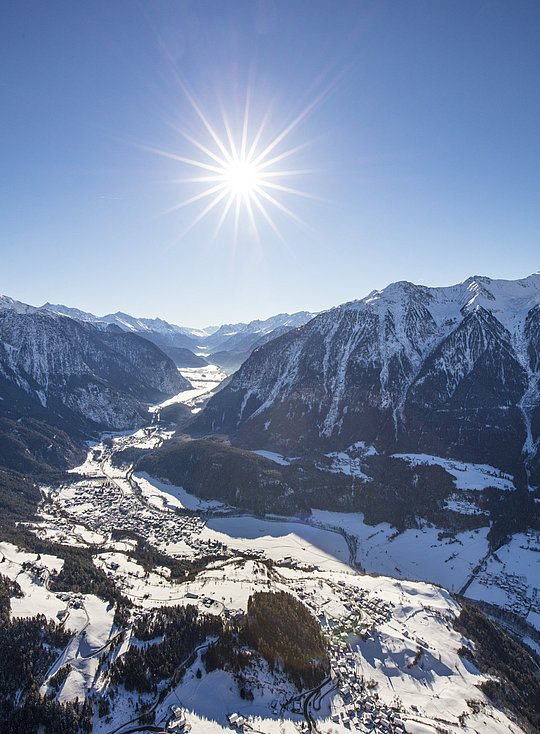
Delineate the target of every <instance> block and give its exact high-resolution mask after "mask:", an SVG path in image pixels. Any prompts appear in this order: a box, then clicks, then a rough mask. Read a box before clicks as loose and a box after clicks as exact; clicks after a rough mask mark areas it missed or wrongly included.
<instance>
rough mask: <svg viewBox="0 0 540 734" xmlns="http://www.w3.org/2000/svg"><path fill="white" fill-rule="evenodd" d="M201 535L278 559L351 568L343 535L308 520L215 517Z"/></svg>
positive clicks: (318, 565)
mask: <svg viewBox="0 0 540 734" xmlns="http://www.w3.org/2000/svg"><path fill="white" fill-rule="evenodd" d="M201 537H202V538H208V539H210V540H218V541H220V542H222V543H225V544H226V545H227V546H228V547H229V548H232V549H238V550H242V551H253V550H256V551H263V552H264V554H265V555H266V556H267V557H268V558H271V559H273V560H275V561H282V560H283V559H284V558H285V557H287V556H290V557H291V558H292V559H294V560H296V561H298V562H300V563H307V564H312V565H314V566H317V567H318V568H321V569H327V570H342V571H343V570H345V569H348V565H347V563H348V558H349V551H348V548H347V544H346V542H345V539H344V538H343V536H342V535H341V534H339V533H336V532H332V531H330V530H325V529H322V528H317V527H313V526H311V525H306V524H305V523H297V522H294V521H287V520H276V521H272V520H260V519H258V518H254V517H249V516H240V517H226V518H211V519H209V520H208V521H207V523H206V526H205V528H204V529H203V531H202V533H201Z"/></svg>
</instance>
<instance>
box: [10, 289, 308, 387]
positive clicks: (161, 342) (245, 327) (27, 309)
mask: <svg viewBox="0 0 540 734" xmlns="http://www.w3.org/2000/svg"><path fill="white" fill-rule="evenodd" d="M1 309H10V310H12V311H13V310H14V311H17V312H18V313H35V312H36V311H44V310H45V311H49V312H51V313H57V314H62V315H63V316H68V317H69V318H72V319H75V320H77V321H82V322H84V323H89V324H93V325H94V326H95V327H96V328H98V329H101V330H105V329H108V330H110V329H111V328H118V329H121V330H122V331H124V332H131V333H134V334H138V335H139V336H142V337H144V338H145V339H148V340H149V341H151V342H153V343H154V344H156V346H158V347H159V348H160V349H161V350H162V351H163V352H165V354H167V355H168V356H169V357H170V358H171V359H172V360H173V361H174V363H175V364H176V366H177V367H204V365H206V364H208V363H210V364H217V365H219V366H220V367H222V369H224V370H225V372H227V373H228V374H231V373H232V372H234V371H235V370H237V369H238V368H239V367H240V365H241V364H242V362H244V361H245V360H246V359H247V358H248V357H249V355H250V354H251V352H252V351H253V350H254V349H256V348H257V347H259V346H261V345H262V344H265V343H266V342H267V341H269V340H270V339H274V338H275V337H276V336H280V335H281V334H284V333H286V332H287V331H289V330H290V329H294V328H297V327H298V326H302V325H303V324H305V323H307V322H308V321H309V320H310V319H311V318H313V316H314V314H312V313H309V312H307V311H300V312H298V313H295V314H287V313H282V314H278V315H277V316H272V317H270V318H268V319H266V320H263V321H261V320H254V321H251V322H250V323H247V324H245V323H239V324H225V325H222V326H209V327H208V328H206V329H192V328H189V327H184V326H177V325H176V324H170V323H169V322H167V321H164V320H163V319H159V318H156V319H145V318H136V317H134V316H130V315H129V314H126V313H123V312H122V311H118V312H117V313H114V314H107V315H106V316H96V315H94V314H92V313H89V312H88V311H81V310H80V309H78V308H70V307H68V306H64V305H62V304H55V303H45V304H44V305H43V306H41V307H36V306H29V305H28V304H25V303H21V302H20V301H15V300H13V299H12V298H10V297H9V296H0V310H1Z"/></svg>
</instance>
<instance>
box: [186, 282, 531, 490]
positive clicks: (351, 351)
mask: <svg viewBox="0 0 540 734" xmlns="http://www.w3.org/2000/svg"><path fill="white" fill-rule="evenodd" d="M539 304H540V273H537V274H535V275H531V276H529V277H528V278H524V279H521V280H516V281H509V280H491V279H490V278H487V277H480V276H475V277H471V278H468V279H467V280H465V281H464V282H463V283H460V284H458V285H454V286H449V287H444V288H428V287H425V286H418V285H414V284H412V283H408V282H398V283H393V284H391V285H389V286H388V287H387V288H385V289H384V290H381V291H373V292H372V293H370V294H369V295H368V296H366V297H365V298H363V299H361V300H359V301H353V302H351V303H346V304H344V305H342V306H338V307H336V308H333V309H331V310H329V311H326V312H324V313H322V314H320V315H318V316H316V317H315V318H313V319H312V320H310V321H309V323H306V324H305V325H301V326H300V327H299V328H296V329H293V330H290V331H288V332H287V333H285V334H284V335H282V336H279V337H278V338H276V339H273V340H272V341H270V342H268V343H266V344H263V345H262V346H260V348H258V349H256V350H255V351H254V352H253V353H252V354H251V356H250V357H249V358H248V359H247V360H246V361H245V362H244V364H243V365H242V366H241V368H240V369H239V370H238V372H236V374H235V375H233V377H232V379H231V381H230V383H229V384H228V385H227V386H226V387H224V389H223V390H221V391H220V392H219V393H217V394H216V395H215V396H214V397H213V398H212V399H211V400H210V402H209V403H208V405H207V406H206V408H205V410H204V411H203V412H202V413H201V414H200V416H199V417H198V418H197V420H196V421H195V423H194V424H193V426H192V431H193V434H194V435H199V436H200V435H205V434H208V433H225V434H228V435H230V436H232V437H233V439H234V441H235V442H236V443H237V444H238V445H241V446H245V447H252V448H256V449H264V448H266V449H273V450H278V451H282V452H286V453H287V455H291V453H292V454H294V452H296V451H298V450H299V449H302V450H307V449H310V450H323V451H330V450H336V449H343V448H346V447H347V446H350V445H351V444H354V443H355V442H358V441H363V442H365V443H367V444H373V445H374V446H375V447H376V448H377V449H378V450H380V451H383V452H387V453H392V452H416V453H431V454H436V455H438V456H449V457H454V458H458V459H462V460H465V461H471V462H481V463H487V464H491V465H492V466H495V467H498V468H500V469H501V470H504V471H507V472H510V473H512V474H514V475H516V477H517V481H519V482H521V483H526V482H527V481H528V482H529V483H532V484H535V485H538V484H540V462H539V444H540V393H539V380H540V305H539ZM213 337H215V335H213Z"/></svg>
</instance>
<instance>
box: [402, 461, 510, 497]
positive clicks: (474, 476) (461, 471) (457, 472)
mask: <svg viewBox="0 0 540 734" xmlns="http://www.w3.org/2000/svg"><path fill="white" fill-rule="evenodd" d="M393 456H395V457H396V458H397V459H404V460H405V461H407V462H408V463H409V464H411V465H412V466H417V465H418V464H428V465H433V464H435V465H438V466H442V468H443V469H445V470H446V471H447V472H448V473H449V474H451V475H452V476H453V477H455V479H456V489H471V490H481V489H485V488H486V487H496V488H497V489H501V490H513V489H515V487H514V484H513V482H512V477H511V476H509V475H508V474H504V472H501V471H500V470H499V469H495V468H494V467H493V466H489V464H470V463H467V462H465V461H457V460H456V459H443V458H441V457H440V456H431V455H430V454H393Z"/></svg>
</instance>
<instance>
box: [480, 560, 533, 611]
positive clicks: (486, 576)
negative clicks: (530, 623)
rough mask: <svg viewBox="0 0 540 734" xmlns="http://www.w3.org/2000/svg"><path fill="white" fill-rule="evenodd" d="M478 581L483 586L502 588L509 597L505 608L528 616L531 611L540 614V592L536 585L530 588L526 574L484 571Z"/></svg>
mask: <svg viewBox="0 0 540 734" xmlns="http://www.w3.org/2000/svg"><path fill="white" fill-rule="evenodd" d="M478 581H479V583H481V584H482V585H483V586H487V587H490V586H494V587H496V588H497V589H502V590H503V591H504V592H505V594H506V599H507V603H506V604H505V605H504V608H505V609H508V610H509V611H511V612H513V613H514V614H517V615H519V616H521V617H526V616H527V614H528V613H529V612H536V614H540V592H539V590H538V588H537V587H535V586H534V587H532V589H530V587H529V585H528V583H527V577H526V576H520V575H518V574H516V573H505V572H504V571H502V572H500V573H498V574H494V573H489V572H488V571H484V572H483V573H482V574H481V575H480V577H479V579H478Z"/></svg>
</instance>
